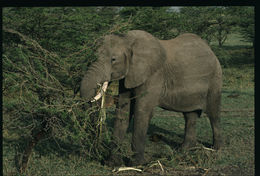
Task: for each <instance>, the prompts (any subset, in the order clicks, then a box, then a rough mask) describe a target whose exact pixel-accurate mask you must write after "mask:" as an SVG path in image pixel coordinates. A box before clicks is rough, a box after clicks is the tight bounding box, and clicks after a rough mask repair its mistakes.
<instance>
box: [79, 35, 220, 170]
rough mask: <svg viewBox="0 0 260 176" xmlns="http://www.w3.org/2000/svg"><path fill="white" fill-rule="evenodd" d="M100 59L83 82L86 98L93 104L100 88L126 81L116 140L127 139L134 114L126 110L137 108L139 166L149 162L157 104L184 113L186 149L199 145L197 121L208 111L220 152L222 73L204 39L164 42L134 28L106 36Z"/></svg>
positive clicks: (135, 141) (121, 87)
mask: <svg viewBox="0 0 260 176" xmlns="http://www.w3.org/2000/svg"><path fill="white" fill-rule="evenodd" d="M98 56H99V57H98V59H97V61H96V62H94V63H93V64H92V65H91V66H90V68H89V69H88V71H87V72H86V74H85V75H84V77H83V79H82V82H81V89H80V93H81V97H83V98H85V99H86V100H87V101H89V100H91V98H92V97H94V95H95V89H96V88H97V84H102V83H104V82H109V81H113V80H120V81H119V100H118V110H117V118H116V120H115V122H114V132H113V137H114V139H115V141H117V142H120V141H122V140H123V138H124V135H125V133H126V130H127V127H128V125H129V116H130V115H129V114H130V113H126V112H129V111H130V108H131V107H132V106H130V104H131V105H133V108H134V109H131V111H133V114H134V129H133V135H132V143H131V147H132V150H133V152H134V153H135V154H134V156H133V159H132V164H133V165H136V164H142V163H143V161H144V148H145V145H144V143H145V138H146V133H147V129H148V125H149V122H150V120H151V117H152V112H153V109H154V107H156V106H159V107H161V108H163V109H166V110H171V111H177V112H182V113H183V114H184V118H185V138H184V142H183V144H182V147H183V148H189V147H191V146H194V144H195V143H196V134H195V131H196V130H195V124H196V118H197V117H199V116H200V115H201V112H206V113H207V115H208V117H209V119H210V123H211V127H212V131H213V145H214V148H216V149H219V148H220V146H221V143H222V142H221V136H220V119H219V112H220V102H221V86H222V71H221V66H220V63H219V61H218V59H217V57H216V56H215V55H214V53H213V52H212V50H211V49H210V47H209V46H208V45H207V44H206V42H205V41H203V40H202V39H201V38H200V37H199V36H197V35H195V34H191V33H186V34H182V35H180V36H178V37H176V38H174V39H171V40H158V39H157V38H155V37H153V36H152V35H151V34H150V33H147V32H145V31H141V30H132V31H129V32H128V33H127V34H125V35H122V34H120V35H107V36H105V37H104V40H103V43H102V45H101V47H100V48H99V49H98ZM131 97H134V104H133V103H131V100H133V98H131ZM111 158H113V156H111Z"/></svg>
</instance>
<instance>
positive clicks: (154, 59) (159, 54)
mask: <svg viewBox="0 0 260 176" xmlns="http://www.w3.org/2000/svg"><path fill="white" fill-rule="evenodd" d="M127 38H128V42H129V44H130V50H131V52H132V54H131V57H130V58H129V61H128V63H129V68H128V73H127V75H126V76H125V87H126V88H134V87H138V86H140V85H141V84H143V83H144V82H145V81H146V80H147V79H148V78H149V77H151V75H152V74H153V73H155V72H156V71H157V70H158V69H160V68H161V67H162V65H163V64H164V62H165V60H166V53H165V50H164V48H163V47H162V46H161V44H160V42H159V40H158V39H156V38H155V37H153V36H152V35H151V34H149V33H147V32H144V31H139V30H134V31H130V32H128V35H127Z"/></svg>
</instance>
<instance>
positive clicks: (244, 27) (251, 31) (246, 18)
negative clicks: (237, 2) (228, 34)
mask: <svg viewBox="0 0 260 176" xmlns="http://www.w3.org/2000/svg"><path fill="white" fill-rule="evenodd" d="M228 10H229V11H230V13H232V14H233V15H234V16H235V20H236V21H237V22H238V27H239V28H238V31H239V32H240V33H241V34H242V36H243V38H244V41H248V42H251V43H252V44H253V46H254V41H255V12H254V7H230V8H229V9H228Z"/></svg>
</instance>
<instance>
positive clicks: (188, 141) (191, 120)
mask: <svg viewBox="0 0 260 176" xmlns="http://www.w3.org/2000/svg"><path fill="white" fill-rule="evenodd" d="M183 115H184V119H185V136H184V142H183V144H182V148H183V149H188V148H190V147H193V146H195V145H196V120H197V118H198V117H199V113H198V112H197V111H193V112H184V113H183Z"/></svg>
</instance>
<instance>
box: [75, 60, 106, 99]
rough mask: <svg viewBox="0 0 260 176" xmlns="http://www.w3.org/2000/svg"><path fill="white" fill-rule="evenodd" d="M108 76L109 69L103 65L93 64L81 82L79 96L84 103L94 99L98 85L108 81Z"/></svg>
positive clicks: (99, 63)
mask: <svg viewBox="0 0 260 176" xmlns="http://www.w3.org/2000/svg"><path fill="white" fill-rule="evenodd" d="M110 75H111V74H110V73H109V69H108V68H107V67H106V66H105V64H104V63H101V62H95V63H93V64H92V65H91V66H90V68H89V69H88V71H87V72H86V74H85V75H84V77H83V79H82V81H81V85H80V96H81V97H82V98H84V99H85V100H86V101H90V100H91V99H92V98H94V96H95V94H96V89H97V87H98V85H100V84H101V85H103V83H104V82H106V81H110ZM95 98H97V97H95Z"/></svg>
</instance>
